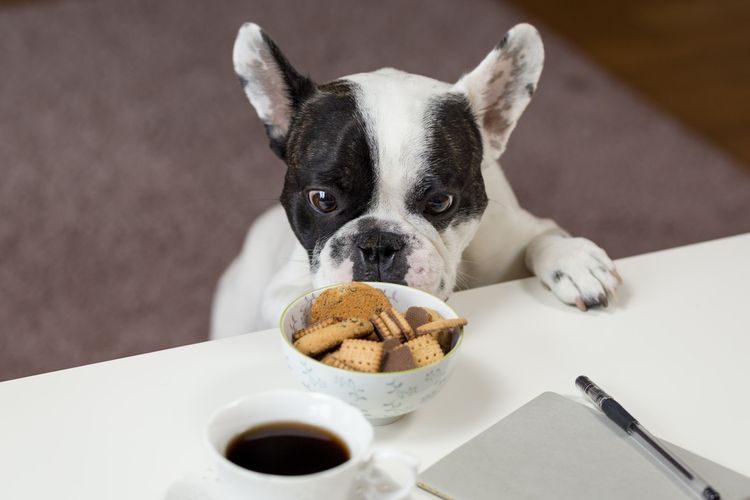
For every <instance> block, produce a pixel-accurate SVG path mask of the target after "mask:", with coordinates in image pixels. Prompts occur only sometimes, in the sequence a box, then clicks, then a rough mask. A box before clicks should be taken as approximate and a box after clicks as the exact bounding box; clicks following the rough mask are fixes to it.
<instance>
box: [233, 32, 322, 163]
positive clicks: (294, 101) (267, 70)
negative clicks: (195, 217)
mask: <svg viewBox="0 0 750 500" xmlns="http://www.w3.org/2000/svg"><path fill="white" fill-rule="evenodd" d="M232 59H233V62H234V72H235V73H237V76H238V77H239V79H240V83H241V84H242V88H243V89H244V91H245V94H246V95H247V98H248V99H250V104H252V105H253V107H254V108H255V111H256V112H257V113H258V116H259V117H260V119H261V120H263V124H264V125H265V127H266V133H267V134H268V138H269V139H270V141H271V149H273V151H274V152H275V153H276V154H277V155H278V156H279V157H280V158H282V159H284V157H285V156H286V137H287V132H288V131H289V124H290V123H291V121H292V117H293V116H294V113H295V112H296V111H298V110H299V108H300V106H301V105H302V103H303V102H304V101H305V100H306V99H308V98H309V97H310V96H312V95H313V94H314V93H315V89H316V86H315V83H313V82H312V80H310V79H309V78H307V77H305V76H302V75H301V74H299V73H298V72H297V70H295V69H294V68H293V67H292V65H291V64H289V61H287V59H286V57H284V54H282V53H281V50H280V49H279V48H278V47H277V46H276V44H275V43H274V42H273V40H271V38H270V37H269V36H268V35H266V33H265V32H263V30H261V29H260V26H258V25H257V24H253V23H245V24H243V25H242V27H241V28H240V31H239V33H237V39H236V40H235V42H234V51H233V53H232Z"/></svg>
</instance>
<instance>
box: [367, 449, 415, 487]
mask: <svg viewBox="0 0 750 500" xmlns="http://www.w3.org/2000/svg"><path fill="white" fill-rule="evenodd" d="M386 461H387V462H396V463H401V464H402V466H403V467H404V470H406V471H408V473H409V478H408V479H407V480H406V481H404V484H403V485H397V484H394V482H393V480H391V478H389V477H388V476H387V475H386V474H385V473H383V471H382V469H381V468H379V467H378V464H379V463H383V462H386ZM418 466H419V462H418V461H417V459H416V458H415V457H413V456H411V455H408V454H406V453H402V452H400V451H396V450H390V449H382V450H376V451H375V452H373V454H372V456H371V457H370V459H369V460H368V462H367V464H366V465H365V467H364V470H363V471H362V475H361V476H360V485H359V486H360V491H361V492H362V496H363V497H364V499H365V500H404V499H406V498H408V497H409V494H410V493H411V492H412V491H413V490H414V485H415V484H416V482H417V467H418Z"/></svg>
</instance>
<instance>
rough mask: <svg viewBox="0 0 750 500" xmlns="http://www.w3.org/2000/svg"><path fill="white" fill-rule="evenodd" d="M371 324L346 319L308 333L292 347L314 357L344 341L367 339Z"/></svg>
mask: <svg viewBox="0 0 750 500" xmlns="http://www.w3.org/2000/svg"><path fill="white" fill-rule="evenodd" d="M372 330H373V328H372V323H370V322H369V321H366V320H361V319H357V318H347V319H345V320H342V321H339V322H338V323H334V324H332V325H329V326H326V327H323V328H321V329H320V330H316V331H314V332H310V333H308V334H307V335H305V336H304V337H302V338H300V339H299V340H297V341H295V342H294V347H296V348H297V350H298V351H300V352H301V353H303V354H307V355H308V356H315V355H317V354H321V353H323V352H325V351H329V350H331V349H333V348H334V347H337V346H338V345H339V344H341V343H342V342H343V341H344V340H346V339H356V338H362V337H367V336H368V335H370V334H371V333H372Z"/></svg>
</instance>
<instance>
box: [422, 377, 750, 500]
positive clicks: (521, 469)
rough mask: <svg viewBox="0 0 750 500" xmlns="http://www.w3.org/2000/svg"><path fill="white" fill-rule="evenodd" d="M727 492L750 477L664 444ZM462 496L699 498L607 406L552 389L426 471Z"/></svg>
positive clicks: (432, 481) (736, 496)
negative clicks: (599, 409) (604, 409)
mask: <svg viewBox="0 0 750 500" xmlns="http://www.w3.org/2000/svg"><path fill="white" fill-rule="evenodd" d="M664 444H665V445H666V446H667V447H668V448H669V449H670V450H671V451H672V452H673V453H675V454H676V455H677V456H679V457H680V458H682V459H684V461H685V462H686V463H687V464H688V465H689V466H690V467H692V468H693V469H695V471H696V472H698V473H699V474H701V475H702V476H703V477H704V479H706V480H707V481H708V483H709V484H711V485H712V486H713V487H714V488H716V490H717V491H718V492H719V493H720V494H721V498H722V500H740V499H742V500H745V499H750V478H747V477H745V476H743V475H741V474H738V473H736V472H734V471H731V470H729V469H727V468H725V467H722V466H720V465H718V464H716V463H714V462H711V461H709V460H706V459H704V458H702V457H699V456H698V455H694V454H693V453H690V452H689V451H686V450H683V449H682V448H679V447H677V446H674V445H670V444H669V443H664ZM419 481H421V482H423V483H425V484H427V485H429V486H431V487H433V488H435V489H436V490H438V491H440V492H442V493H444V494H445V495H446V497H447V498H454V499H460V500H484V499H493V500H494V499H499V498H502V499H514V500H515V499H535V500H536V499H554V500H565V499H607V500H620V499H621V500H632V499H635V498H637V499H639V500H640V499H642V500H648V499H654V500H657V499H658V500H664V499H677V500H679V499H686V500H690V499H694V498H695V496H694V495H693V494H692V493H690V491H689V490H686V489H685V488H684V486H682V485H681V484H680V482H679V481H678V480H676V479H675V478H673V477H671V476H670V475H669V474H668V473H666V472H665V471H664V469H663V468H662V466H661V465H660V464H659V463H658V462H656V461H655V460H653V459H651V458H650V457H649V455H648V454H647V453H645V452H644V451H643V450H642V449H641V448H639V446H638V445H637V444H636V443H634V442H632V440H631V439H630V438H628V437H627V436H626V435H625V433H624V432H623V431H622V429H620V428H619V427H617V426H616V425H614V424H613V423H612V422H610V421H609V420H608V419H607V418H606V417H605V416H604V415H602V414H601V413H599V412H597V411H595V410H593V409H591V408H588V407H586V406H583V405H581V404H578V403H576V402H574V401H571V400H569V399H567V398H564V397H562V396H560V395H558V394H554V393H551V392H546V393H544V394H542V395H540V396H538V397H537V398H535V399H533V400H532V401H530V402H529V403H527V404H526V405H524V406H522V407H521V408H519V409H518V410H516V411H515V412H513V413H512V414H510V415H508V416H507V417H506V418H504V419H503V420H501V421H500V422H498V423H497V424H495V425H493V426H492V427H490V428H489V429H487V430H486V431H484V432H483V433H481V434H479V435H478V436H477V437H475V438H473V439H472V440H470V441H469V442H467V443H466V444H464V445H463V446H461V447H460V448H458V449H457V450H455V451H453V452H452V453H451V454H449V455H447V456H446V457H444V458H443V459H442V460H440V461H439V462H437V463H436V464H434V465H433V466H432V467H430V468H429V469H427V470H426V471H425V472H423V473H422V474H421V476H420V478H419Z"/></svg>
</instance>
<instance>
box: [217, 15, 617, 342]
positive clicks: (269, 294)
mask: <svg viewBox="0 0 750 500" xmlns="http://www.w3.org/2000/svg"><path fill="white" fill-rule="evenodd" d="M543 61H544V48H543V46H542V41H541V38H540V37H539V34H538V33H537V31H536V29H534V28H533V27H532V26H529V25H527V24H520V25H517V26H515V27H514V28H513V29H511V30H510V31H509V32H508V33H507V34H506V35H505V37H504V38H503V39H502V40H501V41H500V43H499V44H498V45H497V46H496V47H495V48H494V49H493V50H492V51H491V52H490V53H489V54H488V55H487V57H485V58H484V60H483V61H482V62H481V63H480V64H479V66H477V67H476V68H475V69H474V70H473V71H471V72H470V73H468V74H466V75H464V76H463V77H461V79H460V80H458V82H457V83H455V84H449V83H443V82H439V81H436V80H433V79H430V78H426V77H423V76H418V75H413V74H409V73H404V72H402V71H397V70H395V69H381V70H378V71H374V72H372V73H361V74H356V75H351V76H347V77H344V78H340V79H338V80H335V81H333V82H330V83H325V84H322V85H318V84H316V83H314V82H313V81H311V80H310V79H308V78H306V77H304V76H302V75H301V74H300V73H298V72H297V71H296V70H295V69H294V68H293V67H292V66H291V65H290V64H289V62H288V61H287V59H286V58H285V57H284V55H283V54H282V53H281V51H280V50H279V48H278V47H277V46H276V45H275V44H274V43H273V41H272V40H271V39H270V38H269V37H268V35H266V34H265V33H264V32H263V31H262V30H261V29H260V28H259V27H258V26H257V25H255V24H245V25H244V26H242V28H241V29H240V31H239V34H238V35H237V40H236V42H235V45H234V69H235V71H236V73H237V75H238V76H239V79H240V82H241V84H242V87H243V89H244V91H245V93H246V94H247V97H248V99H250V103H251V104H252V105H253V107H254V108H255V110H256V111H257V113H258V115H259V116H260V119H261V120H262V121H263V123H264V124H265V128H266V131H267V133H268V137H269V138H270V141H271V148H272V149H273V151H274V152H275V153H276V154H277V155H278V156H279V157H280V158H281V159H282V160H284V162H285V163H286V165H287V171H286V179H285V183H284V189H283V191H282V193H281V206H277V207H274V208H272V209H270V210H269V211H268V212H267V213H266V214H264V215H263V216H261V217H260V218H259V219H258V220H257V221H256V222H255V224H254V225H253V226H252V227H251V228H250V231H249V233H248V235H247V239H246V241H245V245H244V248H243V250H242V253H241V254H240V255H239V257H238V258H237V259H236V260H235V261H234V262H233V263H232V265H231V266H230V267H229V268H228V269H227V271H226V272H225V273H224V275H223V277H222V278H221V281H220V283H219V286H218V289H217V292H216V296H215V298H214V309H213V317H212V337H213V338H218V337H225V336H230V335H235V334H240V333H245V332H250V331H254V330H258V329H261V328H268V327H272V326H275V325H276V322H277V321H278V318H279V316H280V314H281V312H282V309H283V308H284V306H285V305H286V304H287V303H289V302H290V301H291V300H293V299H294V298H296V297H297V296H298V295H301V294H302V293H305V292H306V291H308V290H310V289H311V288H313V287H320V286H324V285H327V284H331V283H335V282H341V281H351V280H360V281H390V282H395V283H403V284H407V285H409V286H413V287H416V288H421V289H423V290H426V291H428V292H430V293H433V294H435V295H437V296H439V297H442V298H447V297H448V296H449V295H450V294H451V292H453V291H454V290H456V289H460V288H472V287H477V286H481V285H487V284H491V283H498V282H501V281H505V280H509V279H514V278H519V277H523V276H526V275H528V273H529V271H532V272H533V273H534V274H536V275H537V276H538V277H539V278H540V279H541V281H542V283H543V284H544V285H545V286H546V287H547V288H549V289H550V290H551V291H552V292H553V293H554V294H555V295H557V296H558V297H559V298H560V300H562V301H563V302H565V303H566V304H571V305H575V306H577V307H578V308H579V309H582V310H586V309H587V308H590V307H597V306H607V301H608V297H609V296H610V295H611V294H612V293H613V292H614V289H615V288H616V286H617V285H618V284H619V281H620V279H619V276H618V274H617V271H616V270H615V266H614V264H613V263H612V261H611V260H610V259H609V257H608V256H607V254H606V253H605V252H604V251H603V250H602V249H600V248H599V247H598V246H596V245H595V244H594V243H592V242H591V241H589V240H586V239H583V238H572V237H570V236H569V235H567V234H566V233H565V232H564V231H563V230H561V229H560V228H559V227H558V226H557V225H556V224H555V223H554V222H553V221H551V220H548V219H539V218H537V217H535V216H533V215H531V214H530V213H528V212H527V211H525V210H523V209H522V208H521V207H519V205H518V202H517V201H516V198H515V196H514V194H513V191H512V190H511V188H510V185H509V184H508V182H507V181H506V179H505V176H504V175H503V173H502V171H501V169H500V166H499V164H498V158H499V157H500V155H501V154H502V153H503V151H504V150H505V147H506V144H507V142H508V137H509V136H510V133H511V132H512V131H513V128H514V127H515V125H516V122H517V121H518V118H519V117H520V116H521V113H522V112H523V110H524V109H525V108H526V105H527V104H528V103H529V101H530V100H531V96H532V95H533V94H534V90H535V89H536V85H537V80H538V79H539V75H540V73H541V71H542V64H543ZM282 207H283V208H282Z"/></svg>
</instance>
